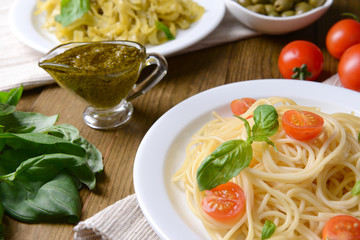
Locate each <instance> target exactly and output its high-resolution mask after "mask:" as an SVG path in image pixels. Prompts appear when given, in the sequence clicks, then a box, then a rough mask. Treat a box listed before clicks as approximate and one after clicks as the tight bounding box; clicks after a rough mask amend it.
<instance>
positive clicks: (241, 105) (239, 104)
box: [230, 98, 256, 115]
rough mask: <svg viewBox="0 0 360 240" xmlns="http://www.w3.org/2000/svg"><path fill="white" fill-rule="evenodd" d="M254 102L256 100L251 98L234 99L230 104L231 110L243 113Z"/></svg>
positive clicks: (235, 112)
mask: <svg viewBox="0 0 360 240" xmlns="http://www.w3.org/2000/svg"><path fill="white" fill-rule="evenodd" d="M254 102H256V100H255V99H253V98H241V99H235V100H234V101H232V102H231V104H230V107H231V111H232V113H233V114H235V115H241V114H244V113H245V112H246V111H247V110H248V109H249V108H250V107H251V105H253V103H254Z"/></svg>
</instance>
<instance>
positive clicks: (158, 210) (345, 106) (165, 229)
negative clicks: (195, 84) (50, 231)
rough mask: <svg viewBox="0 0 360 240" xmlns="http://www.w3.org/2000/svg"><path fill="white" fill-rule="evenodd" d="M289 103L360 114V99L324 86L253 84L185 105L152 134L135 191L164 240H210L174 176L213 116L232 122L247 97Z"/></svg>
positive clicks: (138, 165)
mask: <svg viewBox="0 0 360 240" xmlns="http://www.w3.org/2000/svg"><path fill="white" fill-rule="evenodd" d="M273 96H281V97H288V98H291V99H293V100H295V101H296V102H297V103H298V104H301V105H307V106H318V107H321V110H322V111H324V112H328V113H333V112H340V111H341V112H347V113H350V112H352V111H354V112H355V114H357V115H359V113H360V105H359V102H360V93H358V92H355V91H351V90H348V89H344V88H340V87H335V86H331V85H326V84H323V83H316V82H308V81H300V80H274V79H272V80H271V79H269V80H252V81H245V82H239V83H233V84H227V85H224V86H220V87H216V88H213V89H210V90H207V91H205V92H202V93H199V94H197V95H194V96H192V97H190V98H188V99H186V100H185V101H183V102H181V103H179V104H178V105H176V106H175V107H173V108H172V109H170V110H169V111H168V112H167V113H165V114H164V115H163V116H162V117H160V118H159V119H158V120H157V121H156V122H155V123H154V125H153V126H152V127H151V128H150V129H149V131H148V132H147V133H146V135H145V137H144V138H143V140H142V142H141V144H140V146H139V148H138V152H137V154H136V158H135V166H134V186H135V192H136V195H137V199H138V202H139V205H140V207H141V209H142V211H143V213H144V215H145V216H146V218H147V220H148V222H149V223H150V225H151V226H152V228H153V229H154V230H155V231H156V232H157V234H158V235H159V236H160V237H161V238H162V239H169V240H183V239H187V240H189V239H209V235H208V234H207V232H206V231H205V229H204V227H203V226H202V224H201V223H200V221H199V220H198V219H197V218H196V217H195V216H194V215H193V214H192V212H191V211H190V209H189V208H188V206H187V204H186V201H185V194H184V193H183V192H182V191H181V190H180V189H179V188H178V186H177V185H175V184H174V183H172V182H171V176H172V175H173V174H174V173H175V171H176V170H178V169H179V167H180V165H181V164H182V162H183V160H184V158H185V148H186V145H187V144H188V143H189V141H190V138H191V136H192V135H193V134H195V133H196V132H197V131H198V130H199V129H200V127H201V126H203V125H204V124H205V123H206V122H208V121H209V120H211V119H213V117H212V114H211V112H212V111H214V110H215V111H217V112H218V113H220V114H221V115H223V116H231V110H230V107H229V105H230V102H231V101H232V100H233V99H236V98H241V97H252V98H256V99H257V98H266V97H273Z"/></svg>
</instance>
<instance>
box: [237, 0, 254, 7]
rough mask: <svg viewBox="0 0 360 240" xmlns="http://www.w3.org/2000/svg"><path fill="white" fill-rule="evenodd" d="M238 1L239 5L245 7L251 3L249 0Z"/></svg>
mask: <svg viewBox="0 0 360 240" xmlns="http://www.w3.org/2000/svg"><path fill="white" fill-rule="evenodd" d="M238 3H240V5H241V6H244V7H247V6H249V5H251V0H238Z"/></svg>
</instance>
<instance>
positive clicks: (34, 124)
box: [0, 111, 58, 133]
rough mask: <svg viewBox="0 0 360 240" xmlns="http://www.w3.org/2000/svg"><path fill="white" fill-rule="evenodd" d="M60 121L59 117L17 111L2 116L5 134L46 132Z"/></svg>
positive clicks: (1, 123)
mask: <svg viewBox="0 0 360 240" xmlns="http://www.w3.org/2000/svg"><path fill="white" fill-rule="evenodd" d="M57 120H58V115H53V116H50V117H48V116H45V115H43V114H40V113H31V112H20V111H16V112H13V113H12V114H8V115H5V116H0V125H2V126H4V127H3V131H4V132H12V133H27V132H37V133H40V132H44V131H46V130H47V129H49V128H50V127H52V126H53V125H54V124H55V123H56V121H57Z"/></svg>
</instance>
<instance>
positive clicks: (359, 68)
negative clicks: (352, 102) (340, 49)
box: [338, 43, 360, 92]
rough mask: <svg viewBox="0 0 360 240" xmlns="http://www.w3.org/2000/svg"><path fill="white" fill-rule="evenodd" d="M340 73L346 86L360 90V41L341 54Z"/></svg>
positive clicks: (341, 79)
mask: <svg viewBox="0 0 360 240" xmlns="http://www.w3.org/2000/svg"><path fill="white" fill-rule="evenodd" d="M338 74H339V78H340V81H341V83H342V85H343V86H344V87H345V88H348V89H352V90H355V91H358V92H360V43H358V44H355V45H354V46H352V47H350V48H348V49H347V50H346V51H345V52H344V54H343V55H342V56H341V58H340V61H339V65H338Z"/></svg>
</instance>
